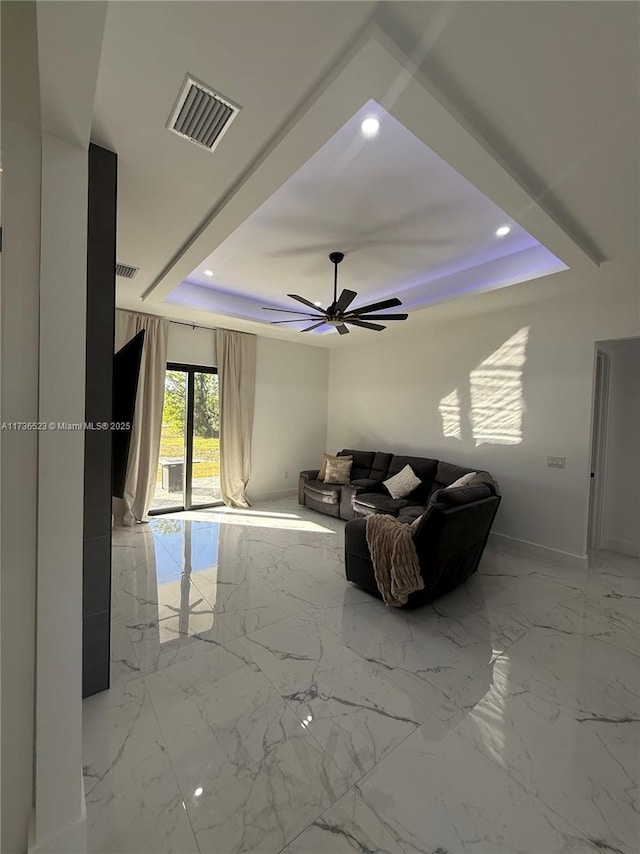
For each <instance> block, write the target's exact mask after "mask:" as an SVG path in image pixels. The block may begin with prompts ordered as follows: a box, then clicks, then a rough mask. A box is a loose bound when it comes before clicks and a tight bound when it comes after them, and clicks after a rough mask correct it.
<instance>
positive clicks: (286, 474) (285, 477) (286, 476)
mask: <svg viewBox="0 0 640 854" xmlns="http://www.w3.org/2000/svg"><path fill="white" fill-rule="evenodd" d="M288 477H289V472H288V471H286V472H285V473H284V479H285V480H286V479H287V478H288Z"/></svg>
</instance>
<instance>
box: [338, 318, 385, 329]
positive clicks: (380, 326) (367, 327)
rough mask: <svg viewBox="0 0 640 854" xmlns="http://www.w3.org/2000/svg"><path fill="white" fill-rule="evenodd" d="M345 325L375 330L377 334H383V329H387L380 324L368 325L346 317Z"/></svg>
mask: <svg viewBox="0 0 640 854" xmlns="http://www.w3.org/2000/svg"><path fill="white" fill-rule="evenodd" d="M344 322H345V323H350V324H351V325H352V326H362V327H363V329H375V330H376V332H381V331H382V330H383V329H386V328H387V327H386V326H382V324H380V323H367V322H366V321H365V320H355V319H352V318H350V317H345V319H344Z"/></svg>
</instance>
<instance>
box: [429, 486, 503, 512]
mask: <svg viewBox="0 0 640 854" xmlns="http://www.w3.org/2000/svg"><path fill="white" fill-rule="evenodd" d="M495 494H496V490H495V489H494V488H493V486H492V485H490V484H488V483H486V484H484V483H483V484H480V485H478V486H454V487H453V489H452V488H451V487H445V488H444V489H437V490H436V491H435V492H434V493H433V494H432V496H431V498H430V499H429V501H430V503H431V504H439V505H442V506H444V507H460V506H461V505H462V504H471V503H472V502H473V501H480V500H482V499H483V498H489V497H490V496H491V495H495Z"/></svg>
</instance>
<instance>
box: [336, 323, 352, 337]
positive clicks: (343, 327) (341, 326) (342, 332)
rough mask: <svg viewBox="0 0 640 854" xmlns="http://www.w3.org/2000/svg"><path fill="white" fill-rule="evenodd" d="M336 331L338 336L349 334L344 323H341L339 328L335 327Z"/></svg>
mask: <svg viewBox="0 0 640 854" xmlns="http://www.w3.org/2000/svg"><path fill="white" fill-rule="evenodd" d="M336 329H337V330H338V332H339V333H340V335H348V334H349V330H348V329H347V327H346V326H345V325H344V323H341V324H340V325H339V326H336Z"/></svg>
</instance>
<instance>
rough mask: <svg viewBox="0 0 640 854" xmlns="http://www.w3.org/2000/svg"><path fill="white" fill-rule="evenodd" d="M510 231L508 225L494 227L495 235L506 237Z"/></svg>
mask: <svg viewBox="0 0 640 854" xmlns="http://www.w3.org/2000/svg"><path fill="white" fill-rule="evenodd" d="M510 231H511V226H510V225H501V226H500V228H497V229H496V237H506V236H507V234H509V232H510Z"/></svg>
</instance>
